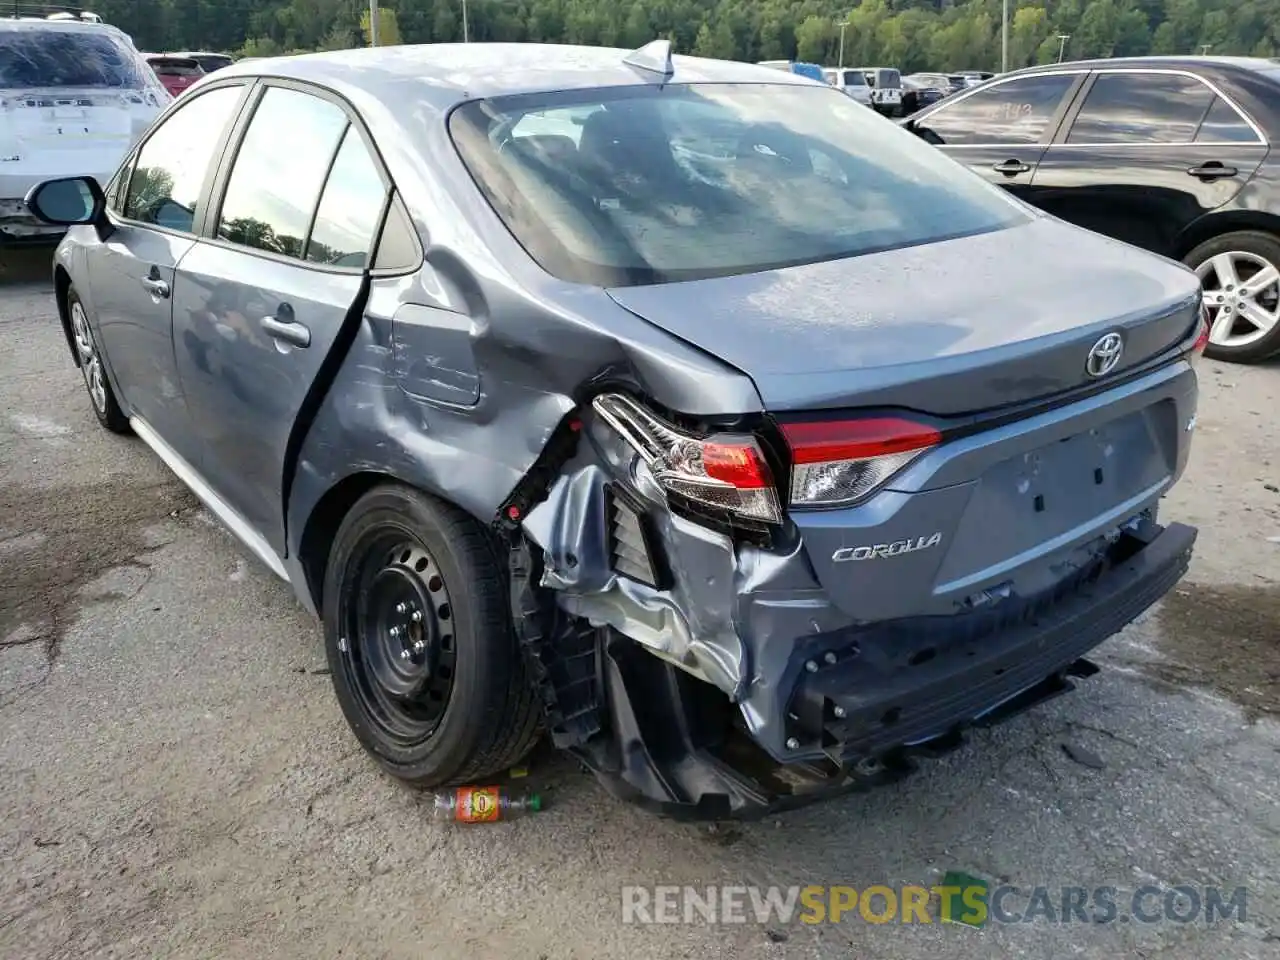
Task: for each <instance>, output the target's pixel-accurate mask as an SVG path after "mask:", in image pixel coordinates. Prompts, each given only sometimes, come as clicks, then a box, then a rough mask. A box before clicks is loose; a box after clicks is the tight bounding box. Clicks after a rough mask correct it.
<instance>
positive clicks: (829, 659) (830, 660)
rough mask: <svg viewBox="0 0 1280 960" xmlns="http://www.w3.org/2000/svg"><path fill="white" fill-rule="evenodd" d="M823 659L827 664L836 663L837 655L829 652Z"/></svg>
mask: <svg viewBox="0 0 1280 960" xmlns="http://www.w3.org/2000/svg"><path fill="white" fill-rule="evenodd" d="M822 659H823V660H825V661H827V663H835V662H836V655H835V653H834V652H833V651H831V650H828V651H827V652H826V653H825V654H823V656H822Z"/></svg>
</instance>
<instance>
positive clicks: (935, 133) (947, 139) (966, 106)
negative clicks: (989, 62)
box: [916, 74, 1076, 146]
mask: <svg viewBox="0 0 1280 960" xmlns="http://www.w3.org/2000/svg"><path fill="white" fill-rule="evenodd" d="M1075 81H1076V78H1075V77H1074V76H1072V75H1070V74H1049V75H1045V76H1031V77H1019V78H1018V79H1016V80H1009V81H1007V82H1005V83H1001V84H997V85H996V86H994V87H987V88H986V89H984V90H980V91H978V92H977V93H972V94H970V95H969V96H967V97H965V98H964V99H962V100H957V101H956V102H955V103H952V104H949V105H948V106H944V107H942V108H940V109H938V110H935V111H934V112H933V113H931V114H929V115H928V116H927V117H925V118H923V119H921V120H919V121H917V123H916V126H917V128H918V129H919V130H920V132H921V134H922V135H923V136H924V138H925V139H926V140H929V141H930V142H932V143H936V144H940V145H946V146H964V145H966V144H987V143H990V144H997V143H998V144H1021V143H1039V142H1040V140H1041V138H1042V137H1043V136H1044V135H1045V133H1046V131H1047V128H1048V126H1049V122H1050V121H1051V120H1052V119H1053V116H1054V114H1055V113H1056V112H1057V110H1058V106H1059V105H1060V104H1061V103H1062V98H1063V97H1064V96H1065V95H1066V93H1067V91H1068V90H1070V89H1071V87H1072V86H1073V85H1074V84H1075Z"/></svg>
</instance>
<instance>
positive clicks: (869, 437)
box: [782, 417, 942, 507]
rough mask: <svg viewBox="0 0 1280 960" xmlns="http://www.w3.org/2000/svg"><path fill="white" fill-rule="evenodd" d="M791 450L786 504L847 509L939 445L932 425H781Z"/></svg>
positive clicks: (880, 421) (895, 421) (897, 421)
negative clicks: (789, 487) (846, 507)
mask: <svg viewBox="0 0 1280 960" xmlns="http://www.w3.org/2000/svg"><path fill="white" fill-rule="evenodd" d="M782 434H783V436H784V437H785V438H786V440H787V445H788V446H789V447H790V448H791V462H792V471H791V506H793V507H837V506H847V505H850V504H854V503H857V502H858V501H860V500H862V499H864V498H866V497H868V496H870V495H871V494H872V493H874V492H875V491H876V490H877V489H879V488H880V487H881V486H882V485H883V484H884V483H885V482H886V481H887V480H888V479H889V478H890V477H892V476H893V475H894V474H895V473H897V472H898V471H899V470H901V469H902V468H903V467H905V466H906V465H907V464H909V463H910V462H911V461H912V460H914V459H916V458H917V457H918V456H920V455H921V454H922V453H924V452H925V451H926V450H929V449H932V448H933V447H936V446H937V445H938V444H939V443H941V442H942V434H941V433H940V432H939V431H938V430H937V429H935V428H934V427H930V426H927V425H926V424H922V423H917V422H915V421H913V420H907V419H904V418H901V417H867V418H863V419H857V420H819V421H812V422H804V423H786V424H783V425H782Z"/></svg>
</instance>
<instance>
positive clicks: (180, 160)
mask: <svg viewBox="0 0 1280 960" xmlns="http://www.w3.org/2000/svg"><path fill="white" fill-rule="evenodd" d="M242 90H243V88H242V87H239V86H235V87H219V88H218V89H216V90H210V91H209V92H208V93H203V94H200V95H199V96H197V97H195V98H193V99H191V100H188V101H187V102H186V103H184V104H183V105H182V106H181V107H179V108H178V109H177V110H176V111H175V112H174V113H171V114H170V115H169V117H168V118H167V119H166V120H165V121H164V122H163V123H162V124H161V125H160V126H159V127H158V128H157V129H156V131H155V132H154V133H153V134H152V135H151V137H150V138H149V139H148V140H147V142H146V143H145V144H143V146H142V150H141V151H140V152H139V153H138V161H137V163H136V164H135V165H134V169H133V176H132V177H131V178H130V180H129V191H128V195H127V197H126V198H125V206H124V215H125V216H126V217H128V218H129V219H130V220H138V221H140V222H142V223H154V224H156V225H157V226H161V227H168V228H170V229H172V230H182V231H184V232H190V230H191V225H192V223H193V222H194V221H195V217H196V213H197V210H196V204H197V202H198V201H199V199H200V189H201V187H203V186H204V178H205V173H206V172H207V171H208V168H209V161H210V160H211V159H212V158H213V151H214V150H215V149H216V148H217V145H218V141H219V140H220V139H221V137H222V132H223V130H224V129H226V126H227V123H228V122H229V121H230V120H231V117H232V114H233V112H234V111H235V109H236V106H237V104H239V102H240V94H241V92H242Z"/></svg>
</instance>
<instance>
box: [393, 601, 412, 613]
mask: <svg viewBox="0 0 1280 960" xmlns="http://www.w3.org/2000/svg"><path fill="white" fill-rule="evenodd" d="M408 609H409V605H408V604H407V603H397V604H396V613H405V612H407V611H408Z"/></svg>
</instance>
